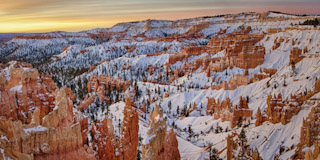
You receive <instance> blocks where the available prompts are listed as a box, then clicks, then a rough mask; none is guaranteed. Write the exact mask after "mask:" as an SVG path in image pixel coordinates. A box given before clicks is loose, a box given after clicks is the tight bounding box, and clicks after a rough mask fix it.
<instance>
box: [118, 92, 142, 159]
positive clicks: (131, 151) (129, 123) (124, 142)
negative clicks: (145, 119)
mask: <svg viewBox="0 0 320 160" xmlns="http://www.w3.org/2000/svg"><path fill="white" fill-rule="evenodd" d="M133 105H134V102H133V101H132V97H130V96H129V95H127V96H126V105H125V108H124V113H123V114H124V117H123V124H122V126H121V146H122V148H121V152H122V157H123V159H125V160H127V159H128V160H129V159H132V160H134V159H136V158H137V149H138V143H139V136H138V133H139V115H138V112H137V108H134V107H133Z"/></svg>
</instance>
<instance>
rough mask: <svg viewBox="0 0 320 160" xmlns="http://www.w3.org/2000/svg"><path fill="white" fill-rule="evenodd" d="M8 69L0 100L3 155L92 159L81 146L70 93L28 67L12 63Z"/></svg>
mask: <svg viewBox="0 0 320 160" xmlns="http://www.w3.org/2000/svg"><path fill="white" fill-rule="evenodd" d="M8 69H9V71H10V75H9V77H10V78H9V79H7V78H6V79H3V78H2V84H4V85H3V86H4V87H3V88H1V89H2V91H1V99H0V105H1V107H0V108H1V117H0V130H1V131H0V135H1V137H2V139H1V141H2V142H1V145H0V148H1V149H3V150H4V156H5V157H9V158H11V159H73V158H76V159H95V157H94V156H93V154H92V151H91V150H90V148H88V147H87V146H86V145H84V141H83V137H82V134H81V133H82V128H81V126H80V124H79V122H78V119H77V118H76V117H75V116H74V115H73V109H72V107H73V102H72V101H73V100H75V96H74V95H73V92H72V91H71V90H70V89H68V88H65V87H63V88H61V89H56V88H57V87H56V85H55V84H54V83H53V81H52V79H51V77H50V76H45V75H41V76H40V75H39V73H38V71H37V70H36V69H33V68H31V65H29V64H26V63H21V62H11V64H10V66H9V68H8ZM2 75H3V74H2ZM16 102H17V103H16ZM3 137H5V139H3Z"/></svg>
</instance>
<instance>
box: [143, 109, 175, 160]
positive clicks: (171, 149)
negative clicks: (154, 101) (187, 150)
mask: <svg viewBox="0 0 320 160" xmlns="http://www.w3.org/2000/svg"><path fill="white" fill-rule="evenodd" d="M148 124H149V127H148V130H147V133H146V135H145V138H144V140H143V142H142V159H146V160H151V159H152V160H160V159H161V160H162V159H163V160H170V159H180V153H179V150H178V142H177V139H176V135H175V133H174V132H173V130H171V131H169V132H168V133H166V128H167V125H166V121H165V118H164V117H163V110H162V109H160V107H159V106H158V105H155V107H154V110H153V112H152V113H151V114H150V116H149V122H148Z"/></svg>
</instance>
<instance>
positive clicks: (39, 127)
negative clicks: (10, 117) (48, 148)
mask: <svg viewBox="0 0 320 160" xmlns="http://www.w3.org/2000/svg"><path fill="white" fill-rule="evenodd" d="M46 130H48V128H46V127H43V126H40V125H38V126H36V127H33V128H26V129H24V131H25V132H26V133H27V134H29V133H30V132H43V131H46Z"/></svg>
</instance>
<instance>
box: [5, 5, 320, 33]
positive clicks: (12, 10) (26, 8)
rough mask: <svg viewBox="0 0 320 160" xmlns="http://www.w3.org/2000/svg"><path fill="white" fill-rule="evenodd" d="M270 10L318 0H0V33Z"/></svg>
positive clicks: (292, 9) (316, 8)
mask: <svg viewBox="0 0 320 160" xmlns="http://www.w3.org/2000/svg"><path fill="white" fill-rule="evenodd" d="M270 10H272V11H281V12H286V13H295V14H320V0H282V1H279V0H0V33H13V32H50V31H70V32H77V31H82V30H88V29H93V28H109V27H111V26H113V25H115V24H116V23H119V22H129V21H137V20H146V19H158V20H176V19H184V18H194V17H201V16H214V15H219V14H229V13H241V12H266V11H270Z"/></svg>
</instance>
